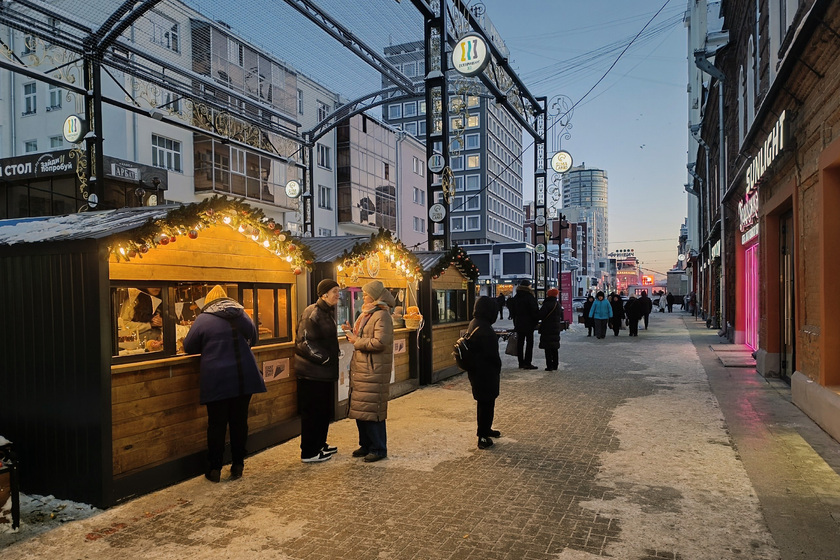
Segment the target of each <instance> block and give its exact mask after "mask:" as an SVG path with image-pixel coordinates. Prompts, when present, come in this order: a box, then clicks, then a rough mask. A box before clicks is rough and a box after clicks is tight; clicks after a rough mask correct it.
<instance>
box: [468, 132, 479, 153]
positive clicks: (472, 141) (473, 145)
mask: <svg viewBox="0 0 840 560" xmlns="http://www.w3.org/2000/svg"><path fill="white" fill-rule="evenodd" d="M465 139H466V141H467V149H468V150H474V149H477V148H480V147H481V135H479V134H467V136H466V138H465Z"/></svg>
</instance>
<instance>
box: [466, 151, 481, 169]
mask: <svg viewBox="0 0 840 560" xmlns="http://www.w3.org/2000/svg"><path fill="white" fill-rule="evenodd" d="M480 166H481V156H480V155H478V154H475V155H472V156H467V169H478V168H479V167H480Z"/></svg>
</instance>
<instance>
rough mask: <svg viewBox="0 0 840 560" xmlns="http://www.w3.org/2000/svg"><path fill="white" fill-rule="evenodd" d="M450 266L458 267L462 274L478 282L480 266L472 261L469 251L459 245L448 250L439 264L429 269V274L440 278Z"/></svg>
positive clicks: (434, 277)
mask: <svg viewBox="0 0 840 560" xmlns="http://www.w3.org/2000/svg"><path fill="white" fill-rule="evenodd" d="M450 266H454V267H455V268H457V269H458V271H459V272H460V273H461V274H463V275H464V276H465V277H467V278H469V279H470V280H472V281H473V282H478V276H479V274H480V273H479V270H478V267H477V266H475V264H474V263H473V262H472V260H471V259H470V256H469V255H468V254H467V252H466V251H464V250H463V249H461V248H460V247H458V245H453V246H452V248H451V249H449V250H448V251H446V252H445V253H444V254H443V256H442V257H441V258H440V260H438V262H437V264H435V266H433V267H432V269H431V270H430V271H429V274H431V275H432V278H433V279H437V278H440V276H441V275H442V274H446V269H447V268H449V267H450Z"/></svg>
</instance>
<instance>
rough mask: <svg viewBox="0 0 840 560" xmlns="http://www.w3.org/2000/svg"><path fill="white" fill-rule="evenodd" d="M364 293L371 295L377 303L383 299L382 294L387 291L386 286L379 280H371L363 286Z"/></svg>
mask: <svg viewBox="0 0 840 560" xmlns="http://www.w3.org/2000/svg"><path fill="white" fill-rule="evenodd" d="M362 291H363V292H364V293H366V294H367V295H369V296H370V297H371V299H373V301H377V300H379V298H380V297H382V292H384V291H385V285H384V284H382V282H380V281H379V280H371V281H370V282H368V283H367V284H365V285H364V286H362Z"/></svg>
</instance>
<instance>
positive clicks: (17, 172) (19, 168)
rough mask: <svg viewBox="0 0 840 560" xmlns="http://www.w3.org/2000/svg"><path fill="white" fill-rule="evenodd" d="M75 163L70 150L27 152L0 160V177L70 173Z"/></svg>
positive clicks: (10, 178)
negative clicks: (42, 152)
mask: <svg viewBox="0 0 840 560" xmlns="http://www.w3.org/2000/svg"><path fill="white" fill-rule="evenodd" d="M74 167H75V163H74V162H73V161H71V159H70V150H61V151H58V152H50V153H47V154H29V155H25V156H19V157H13V158H6V159H2V160H0V179H9V180H17V179H34V178H36V177H52V176H55V175H64V174H67V173H71V172H72V171H73V169H74Z"/></svg>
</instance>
